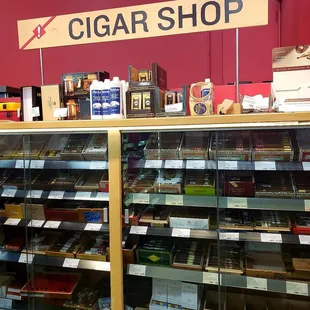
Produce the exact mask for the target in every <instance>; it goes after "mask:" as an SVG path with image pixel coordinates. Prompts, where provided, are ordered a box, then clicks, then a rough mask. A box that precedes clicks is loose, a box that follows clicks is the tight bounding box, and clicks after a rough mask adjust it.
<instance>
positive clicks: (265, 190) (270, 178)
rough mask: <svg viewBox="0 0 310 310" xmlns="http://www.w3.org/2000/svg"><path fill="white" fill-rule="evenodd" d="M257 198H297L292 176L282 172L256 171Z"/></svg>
mask: <svg viewBox="0 0 310 310" xmlns="http://www.w3.org/2000/svg"><path fill="white" fill-rule="evenodd" d="M255 196H256V197H270V198H294V197H295V196H296V193H295V189H294V187H293V183H292V178H291V174H290V173H289V172H282V171H276V172H271V171H256V172H255Z"/></svg>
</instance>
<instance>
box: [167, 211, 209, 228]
mask: <svg viewBox="0 0 310 310" xmlns="http://www.w3.org/2000/svg"><path fill="white" fill-rule="evenodd" d="M196 211H197V212H196ZM170 227H172V228H188V229H198V230H204V229H206V230H208V229H210V215H209V212H208V211H207V210H205V209H202V208H199V209H198V208H197V209H195V210H193V209H192V208H179V207H177V208H174V209H173V211H172V213H171V215H170Z"/></svg>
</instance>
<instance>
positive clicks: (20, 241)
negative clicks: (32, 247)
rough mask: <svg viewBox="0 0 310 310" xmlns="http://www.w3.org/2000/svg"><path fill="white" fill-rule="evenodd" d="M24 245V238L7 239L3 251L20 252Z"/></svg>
mask: <svg viewBox="0 0 310 310" xmlns="http://www.w3.org/2000/svg"><path fill="white" fill-rule="evenodd" d="M24 245H25V239H24V237H14V238H11V239H9V240H8V241H7V242H6V244H5V245H4V250H5V251H10V252H20V251H21V250H22V249H23V247H24Z"/></svg>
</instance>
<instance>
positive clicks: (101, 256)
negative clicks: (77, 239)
mask: <svg viewBox="0 0 310 310" xmlns="http://www.w3.org/2000/svg"><path fill="white" fill-rule="evenodd" d="M108 245H109V239H108V238H107V236H101V235H97V236H92V237H89V238H88V239H87V240H86V241H85V242H84V244H83V245H82V247H81V248H80V250H79V251H78V253H77V254H76V257H77V258H79V259H86V260H98V261H104V262H106V261H107V247H108Z"/></svg>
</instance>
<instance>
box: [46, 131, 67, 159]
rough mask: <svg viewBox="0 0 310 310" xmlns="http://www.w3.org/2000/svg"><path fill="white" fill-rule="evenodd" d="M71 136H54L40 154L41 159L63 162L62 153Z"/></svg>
mask: <svg viewBox="0 0 310 310" xmlns="http://www.w3.org/2000/svg"><path fill="white" fill-rule="evenodd" d="M68 139H69V135H64V134H59V135H52V136H51V137H50V139H49V140H48V142H47V143H46V145H45V146H44V148H43V150H42V151H41V153H40V159H47V160H50V159H51V160H61V157H60V153H61V152H62V150H63V149H64V147H65V145H66V143H67V141H68Z"/></svg>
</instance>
